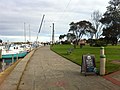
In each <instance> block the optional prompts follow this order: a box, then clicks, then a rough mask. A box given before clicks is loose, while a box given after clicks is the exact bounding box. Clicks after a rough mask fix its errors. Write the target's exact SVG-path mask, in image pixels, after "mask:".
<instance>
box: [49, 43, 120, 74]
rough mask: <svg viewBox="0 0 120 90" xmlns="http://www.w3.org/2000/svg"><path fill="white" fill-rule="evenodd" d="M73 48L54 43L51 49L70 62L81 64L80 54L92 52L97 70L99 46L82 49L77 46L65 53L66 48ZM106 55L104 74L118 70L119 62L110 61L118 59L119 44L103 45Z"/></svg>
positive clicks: (119, 68) (119, 54)
mask: <svg viewBox="0 0 120 90" xmlns="http://www.w3.org/2000/svg"><path fill="white" fill-rule="evenodd" d="M69 48H73V46H72V45H54V46H53V47H51V50H53V51H54V52H56V53H58V54H59V55H61V56H63V57H65V58H67V59H69V60H71V61H72V62H74V63H76V64H78V65H81V61H82V55H84V54H94V55H95V61H96V67H97V69H98V70H99V65H100V47H90V46H88V45H86V46H84V47H83V48H82V49H80V48H79V46H78V47H77V48H76V49H74V50H73V52H72V53H71V54H67V50H68V49H69ZM105 55H106V74H109V73H112V72H115V71H118V70H120V65H119V64H113V63H111V61H112V60H120V46H119V45H118V46H107V47H105Z"/></svg>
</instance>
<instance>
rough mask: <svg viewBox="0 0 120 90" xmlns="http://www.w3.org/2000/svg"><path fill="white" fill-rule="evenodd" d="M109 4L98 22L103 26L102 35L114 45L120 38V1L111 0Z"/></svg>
mask: <svg viewBox="0 0 120 90" xmlns="http://www.w3.org/2000/svg"><path fill="white" fill-rule="evenodd" d="M109 4H110V5H109V6H108V7H107V11H106V12H105V13H104V15H103V18H102V19H101V20H100V22H101V23H102V24H104V25H105V27H104V28H103V33H102V35H103V36H105V38H106V39H107V40H108V42H110V41H111V44H112V45H114V44H117V41H118V39H119V38H120V6H119V5H120V1H119V0H111V1H110V2H109Z"/></svg>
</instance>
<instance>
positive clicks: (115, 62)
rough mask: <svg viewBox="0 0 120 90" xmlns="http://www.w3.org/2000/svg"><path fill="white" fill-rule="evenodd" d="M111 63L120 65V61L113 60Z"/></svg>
mask: <svg viewBox="0 0 120 90" xmlns="http://www.w3.org/2000/svg"><path fill="white" fill-rule="evenodd" d="M111 63H114V64H120V60H113V61H112V62H111Z"/></svg>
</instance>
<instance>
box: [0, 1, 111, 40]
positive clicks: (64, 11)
mask: <svg viewBox="0 0 120 90" xmlns="http://www.w3.org/2000/svg"><path fill="white" fill-rule="evenodd" d="M69 1H70V0H1V1H0V35H2V36H5V37H6V36H9V38H7V39H11V40H15V39H14V38H10V37H13V36H14V37H16V36H23V35H24V33H23V32H24V31H23V29H24V22H26V29H27V33H28V29H29V24H30V25H31V35H32V36H33V37H35V36H36V35H37V32H38V29H39V25H40V22H41V18H42V15H43V14H45V23H43V27H42V30H41V33H40V36H41V38H42V40H45V41H46V40H49V39H48V36H50V31H51V28H50V26H52V23H53V22H54V23H55V34H57V37H58V36H59V35H60V34H65V33H67V32H68V29H69V23H70V22H72V21H75V22H76V21H80V20H90V16H91V14H92V12H93V11H94V10H99V11H100V12H102V13H104V12H105V11H106V6H108V1H109V0H87V1H86V0H71V2H70V3H69ZM1 39H5V38H3V37H1ZM16 40H18V39H16ZM23 40H24V39H23ZM33 41H34V39H33Z"/></svg>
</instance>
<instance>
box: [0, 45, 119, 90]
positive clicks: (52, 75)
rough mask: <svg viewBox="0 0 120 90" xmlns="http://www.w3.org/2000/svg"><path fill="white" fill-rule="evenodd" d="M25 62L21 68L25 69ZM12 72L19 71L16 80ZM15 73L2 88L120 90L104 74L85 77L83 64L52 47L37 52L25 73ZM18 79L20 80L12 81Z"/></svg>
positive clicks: (22, 89)
mask: <svg viewBox="0 0 120 90" xmlns="http://www.w3.org/2000/svg"><path fill="white" fill-rule="evenodd" d="M23 64H24V63H23ZM23 64H21V66H19V67H20V68H19V69H17V70H21V69H24V68H25V67H23V66H22V65H23ZM16 68H18V67H17V66H16ZM16 68H15V69H16ZM12 73H14V74H15V75H14V78H12V79H13V80H12V79H10V78H11V77H12V75H11V74H12ZM12 73H11V74H10V75H9V76H8V78H6V80H5V81H4V82H3V83H2V84H1V86H0V90H120V86H118V85H116V84H113V83H111V82H110V81H108V80H106V79H104V78H103V77H100V76H96V75H90V76H86V77H85V76H84V75H82V74H81V73H80V66H78V65H76V64H74V63H72V62H70V61H69V60H67V59H65V58H63V57H61V56H59V55H58V54H56V53H54V52H52V51H51V50H50V49H49V47H48V46H46V47H41V48H39V49H37V50H36V51H35V53H34V55H33V56H32V57H31V58H30V60H29V62H28V64H27V66H26V68H25V69H24V72H23V74H21V73H19V72H18V71H16V72H15V71H14V70H13V72H12ZM19 74H20V75H21V77H18V76H19ZM16 78H19V79H17V80H18V81H19V82H18V81H16V82H17V83H12V81H14V80H16ZM8 79H9V80H8ZM10 83H11V84H12V85H10ZM15 86H16V87H15ZM13 87H14V88H13Z"/></svg>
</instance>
